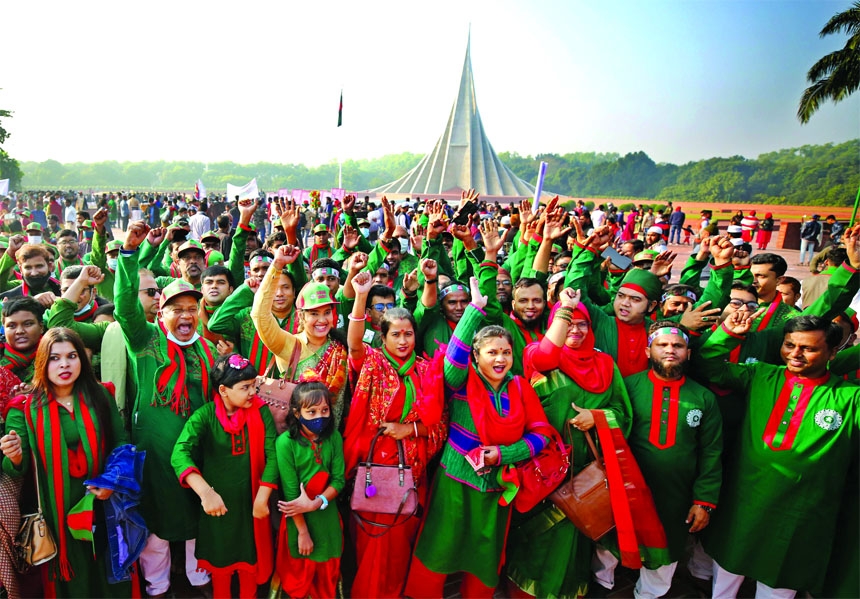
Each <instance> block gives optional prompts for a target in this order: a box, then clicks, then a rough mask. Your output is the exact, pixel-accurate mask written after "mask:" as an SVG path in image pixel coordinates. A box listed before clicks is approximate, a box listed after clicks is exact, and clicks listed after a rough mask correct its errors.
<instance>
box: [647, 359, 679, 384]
mask: <svg viewBox="0 0 860 599" xmlns="http://www.w3.org/2000/svg"><path fill="white" fill-rule="evenodd" d="M648 361H649V362H650V363H651V370H653V371H654V373H655V374H656V375H657V376H659V377H660V378H663V379H669V380H672V379H679V378H681V377H682V376H684V373H685V372H687V360H684V361H683V362H680V363H675V364H672V365H666V363H665V362H662V361H660V360H655V359H654V358H649V360H648Z"/></svg>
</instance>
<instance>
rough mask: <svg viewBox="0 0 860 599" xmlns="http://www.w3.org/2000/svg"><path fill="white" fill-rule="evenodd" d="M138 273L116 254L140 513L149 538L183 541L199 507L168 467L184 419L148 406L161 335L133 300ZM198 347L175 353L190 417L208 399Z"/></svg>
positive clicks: (192, 530) (133, 259)
mask: <svg viewBox="0 0 860 599" xmlns="http://www.w3.org/2000/svg"><path fill="white" fill-rule="evenodd" d="M137 271H138V263H137V252H134V253H127V252H123V251H120V257H119V264H118V266H117V278H116V289H115V290H114V297H115V298H116V312H115V315H116V320H117V322H118V323H119V325H120V327H122V330H123V333H124V334H125V339H126V343H127V345H128V349H129V353H130V354H131V355H132V356H133V359H132V360H130V361H129V367H130V369H131V371H132V376H133V378H134V380H135V381H137V395H136V397H135V398H134V402H133V404H132V405H133V407H132V408H131V409H132V415H131V437H132V440H133V442H134V443H135V445H137V448H138V449H140V450H144V451H146V468H144V469H143V495H142V498H141V503H140V511H141V514H142V515H143V517H144V519H145V520H146V526H147V528H148V529H149V531H150V532H152V533H155V534H156V535H158V536H159V537H160V538H162V539H165V540H167V541H186V540H188V539H193V538H194V535H195V534H196V533H197V515H198V510H199V506H200V501H199V500H198V498H197V495H195V494H194V491H192V490H191V489H184V488H182V487H181V486H180V485H179V481H178V480H177V479H176V474H175V473H174V472H173V468H171V466H170V456H171V453H172V452H173V446H174V445H175V444H176V439H178V438H179V434H180V433H181V432H182V428H183V427H184V426H185V421H186V418H185V417H183V416H182V415H179V414H175V413H174V412H173V411H172V410H171V409H170V407H159V406H155V405H153V400H154V398H155V396H156V393H157V390H156V378H157V374H156V373H157V372H158V369H159V367H160V366H161V365H162V360H163V359H164V358H162V357H161V354H160V351H159V343H158V342H159V335H161V334H162V333H161V332H160V331H159V329H158V325H156V324H152V323H149V322H147V321H146V317H145V316H144V313H143V307H142V306H141V305H140V301H139V300H138V298H137V291H138V285H139V281H140V279H139V277H138V274H137ZM201 343H206V344H208V346H209V349H210V351H211V353H212V355H213V356H215V355H217V354H216V351H215V348H214V346H213V345H212V344H211V343H210V342H209V341H207V340H205V339H201ZM199 346H200V344H199V343H194V344H193V345H190V346H187V347H181V348H180V351H182V353H183V354H184V356H185V364H186V367H187V373H186V376H185V381H186V389H187V391H188V400H189V403H190V404H191V411H192V412H193V411H194V410H196V409H198V408H200V407H202V406H203V404H204V403H206V401H208V399H209V398H205V397H203V383H202V381H203V372H202V369H201V366H200V360H199V356H198V352H200V347H199ZM127 403H128V402H127ZM165 506H170V509H164V507H165Z"/></svg>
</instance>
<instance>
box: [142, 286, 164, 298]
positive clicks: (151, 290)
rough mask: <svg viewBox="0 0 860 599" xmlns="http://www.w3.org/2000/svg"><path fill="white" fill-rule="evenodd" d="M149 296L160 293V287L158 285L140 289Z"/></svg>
mask: <svg viewBox="0 0 860 599" xmlns="http://www.w3.org/2000/svg"><path fill="white" fill-rule="evenodd" d="M141 291H142V292H144V293H145V294H146V295H147V296H149V297H155V296H156V295H158V294H160V293H161V289H159V288H158V287H149V288H148V289H141Z"/></svg>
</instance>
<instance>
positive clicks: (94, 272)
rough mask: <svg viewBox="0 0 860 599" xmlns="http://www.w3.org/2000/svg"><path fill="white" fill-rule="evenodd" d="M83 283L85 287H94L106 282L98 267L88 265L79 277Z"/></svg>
mask: <svg viewBox="0 0 860 599" xmlns="http://www.w3.org/2000/svg"><path fill="white" fill-rule="evenodd" d="M78 278H79V279H80V280H81V283H82V284H83V285H84V286H85V287H94V286H96V285H98V284H99V283H101V282H102V281H104V280H105V276H104V273H102V271H101V269H100V268H99V267H98V266H94V265H92V264H88V265H86V266H84V267H83V268H82V269H81V274H79V275H78Z"/></svg>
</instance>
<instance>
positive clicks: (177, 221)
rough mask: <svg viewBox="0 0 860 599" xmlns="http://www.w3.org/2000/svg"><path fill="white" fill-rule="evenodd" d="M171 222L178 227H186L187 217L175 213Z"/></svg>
mask: <svg viewBox="0 0 860 599" xmlns="http://www.w3.org/2000/svg"><path fill="white" fill-rule="evenodd" d="M173 224H174V225H179V226H180V227H187V226H188V217H187V216H180V215H178V214H177V215H176V216H174V217H173Z"/></svg>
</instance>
